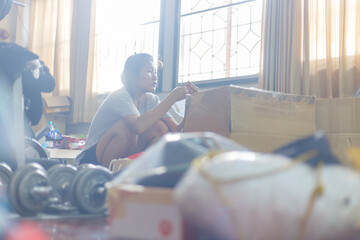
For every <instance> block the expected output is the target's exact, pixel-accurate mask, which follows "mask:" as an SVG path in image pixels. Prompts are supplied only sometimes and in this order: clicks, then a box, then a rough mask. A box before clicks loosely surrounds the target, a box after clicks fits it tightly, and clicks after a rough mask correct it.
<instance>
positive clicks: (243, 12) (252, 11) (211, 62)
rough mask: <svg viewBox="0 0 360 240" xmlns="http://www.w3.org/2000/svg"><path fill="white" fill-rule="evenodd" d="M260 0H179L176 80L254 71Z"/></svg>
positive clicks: (255, 70) (258, 49) (258, 61)
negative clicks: (178, 44) (178, 43)
mask: <svg viewBox="0 0 360 240" xmlns="http://www.w3.org/2000/svg"><path fill="white" fill-rule="evenodd" d="M261 17H262V0H247V1H244V0H242V1H239V0H222V1H220V0H181V16H180V46H179V69H178V83H184V82H187V81H193V82H200V81H207V80H217V79H230V78H234V77H244V76H251V75H257V74H258V73H259V64H260V36H261Z"/></svg>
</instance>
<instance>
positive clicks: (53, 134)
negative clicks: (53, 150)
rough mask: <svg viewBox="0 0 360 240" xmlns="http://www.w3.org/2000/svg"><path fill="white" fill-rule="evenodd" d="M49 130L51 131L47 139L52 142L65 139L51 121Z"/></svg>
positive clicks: (48, 126)
mask: <svg viewBox="0 0 360 240" xmlns="http://www.w3.org/2000/svg"><path fill="white" fill-rule="evenodd" d="M47 129H49V131H48V133H47V134H46V139H48V140H49V139H51V140H61V139H63V137H62V136H61V134H60V132H59V131H58V130H57V129H56V127H55V125H54V124H53V122H52V121H49V123H48V125H47Z"/></svg>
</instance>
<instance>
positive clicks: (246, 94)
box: [184, 86, 316, 152]
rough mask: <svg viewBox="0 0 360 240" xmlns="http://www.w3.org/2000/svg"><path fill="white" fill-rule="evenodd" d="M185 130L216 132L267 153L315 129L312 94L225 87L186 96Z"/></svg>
mask: <svg viewBox="0 0 360 240" xmlns="http://www.w3.org/2000/svg"><path fill="white" fill-rule="evenodd" d="M184 131H185V132H194V131H210V132H216V133H219V134H221V135H223V136H225V137H229V138H230V139H232V140H234V141H235V142H238V143H239V144H241V145H243V146H245V147H248V148H250V149H252V150H254V151H260V152H270V151H273V150H275V149H277V148H279V147H281V146H283V145H284V144H287V143H289V142H291V141H294V140H296V139H298V138H299V137H303V136H307V135H310V134H313V133H314V132H315V131H316V123H315V97H310V96H300V95H291V94H282V93H275V92H270V91H263V90H259V89H249V88H242V87H237V86H227V87H222V88H217V89H211V90H207V91H203V92H199V93H197V94H195V95H193V96H192V97H191V98H189V99H188V102H187V108H186V114H185V126H184Z"/></svg>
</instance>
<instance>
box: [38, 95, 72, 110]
mask: <svg viewBox="0 0 360 240" xmlns="http://www.w3.org/2000/svg"><path fill="white" fill-rule="evenodd" d="M43 99H44V109H45V113H58V112H68V111H70V105H71V104H70V101H69V99H68V97H66V96H45V97H43Z"/></svg>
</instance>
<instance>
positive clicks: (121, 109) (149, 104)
mask: <svg viewBox="0 0 360 240" xmlns="http://www.w3.org/2000/svg"><path fill="white" fill-rule="evenodd" d="M159 103H160V99H159V97H158V96H157V95H155V94H153V93H146V94H145V95H144V96H143V97H141V99H140V102H139V109H137V108H136V107H135V105H134V102H133V101H132V98H131V96H130V94H129V93H128V91H127V90H126V89H125V88H124V87H123V88H121V89H119V90H116V91H114V92H112V93H110V95H109V96H108V97H107V98H106V99H105V100H104V102H103V103H102V104H101V106H100V107H99V109H98V111H97V112H96V114H95V117H94V119H93V120H92V122H91V125H90V128H89V133H88V136H87V139H86V143H85V146H84V149H83V150H86V149H89V148H91V147H92V146H94V145H95V144H97V143H98V142H99V140H100V138H101V137H102V136H103V135H104V134H105V132H106V131H107V130H109V129H110V128H111V127H112V126H114V124H115V123H117V122H118V121H120V120H121V119H123V118H125V117H126V116H128V115H134V114H135V115H142V114H144V113H146V112H148V111H150V110H151V109H153V108H154V107H156V106H157V105H158V104H159ZM169 117H171V115H170V114H169V113H168V112H167V113H166V114H165V115H164V116H162V118H169Z"/></svg>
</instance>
